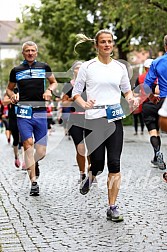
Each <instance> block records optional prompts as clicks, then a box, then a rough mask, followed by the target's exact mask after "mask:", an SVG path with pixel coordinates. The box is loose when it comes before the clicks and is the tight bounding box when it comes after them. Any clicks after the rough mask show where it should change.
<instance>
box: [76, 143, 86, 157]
mask: <svg viewBox="0 0 167 252" xmlns="http://www.w3.org/2000/svg"><path fill="white" fill-rule="evenodd" d="M76 149H77V153H78V154H79V155H81V156H85V145H84V144H78V145H77V147H76Z"/></svg>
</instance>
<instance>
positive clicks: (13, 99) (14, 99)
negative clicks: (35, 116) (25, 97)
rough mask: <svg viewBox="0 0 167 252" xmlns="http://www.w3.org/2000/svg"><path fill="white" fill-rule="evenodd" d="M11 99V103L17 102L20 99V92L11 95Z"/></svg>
mask: <svg viewBox="0 0 167 252" xmlns="http://www.w3.org/2000/svg"><path fill="white" fill-rule="evenodd" d="M10 100H11V103H13V104H15V103H17V102H18V101H19V93H17V94H13V95H12V96H11V97H10Z"/></svg>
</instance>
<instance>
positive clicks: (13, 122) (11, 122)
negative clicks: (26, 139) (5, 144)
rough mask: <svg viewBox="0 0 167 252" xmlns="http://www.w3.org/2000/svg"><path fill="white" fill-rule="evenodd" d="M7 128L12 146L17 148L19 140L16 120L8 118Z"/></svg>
mask: <svg viewBox="0 0 167 252" xmlns="http://www.w3.org/2000/svg"><path fill="white" fill-rule="evenodd" d="M9 128H10V131H11V133H12V137H13V146H17V145H18V144H19V140H20V136H19V130H18V127H17V119H13V118H9Z"/></svg>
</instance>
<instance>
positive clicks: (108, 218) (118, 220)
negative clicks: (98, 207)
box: [107, 216, 124, 222]
mask: <svg viewBox="0 0 167 252" xmlns="http://www.w3.org/2000/svg"><path fill="white" fill-rule="evenodd" d="M107 220H110V221H113V222H121V221H124V219H123V216H119V218H117V219H113V218H112V217H109V216H107Z"/></svg>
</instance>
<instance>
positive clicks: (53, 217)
mask: <svg viewBox="0 0 167 252" xmlns="http://www.w3.org/2000/svg"><path fill="white" fill-rule="evenodd" d="M55 128H56V130H55V132H53V133H52V136H49V145H48V150H47V155H46V157H45V159H43V160H42V161H40V170H41V175H40V178H39V185H40V196H39V197H30V196H29V190H30V183H29V179H28V176H27V174H26V172H24V171H22V170H20V169H16V168H15V166H14V162H13V151H12V147H11V145H10V146H9V145H8V144H7V143H6V139H5V136H4V134H2V133H1V134H0V141H1V148H0V160H1V165H0V174H1V175H0V243H1V244H2V251H3V252H23V251H26V252H52V251H58V252H77V251H80V252H93V251H96V252H111V251H116V252H117V251H121V252H136V251H140V252H144V251H146V252H148V251H149V252H158V251H159V252H162V251H167V225H166V223H167V197H166V195H167V184H166V183H165V182H164V181H163V180H162V173H163V171H161V170H159V169H157V168H152V167H151V165H150V160H151V159H152V156H153V150H152V148H151V145H150V143H149V137H148V133H147V132H146V131H145V134H144V135H143V136H142V135H138V136H133V128H132V127H129V126H128V127H125V128H124V130H125V141H124V147H123V153H122V165H121V166H122V184H121V190H120V194H119V197H118V201H117V203H118V205H119V208H120V211H121V212H122V213H123V215H124V222H121V223H113V222H111V221H107V220H106V209H107V188H106V178H107V168H106V167H105V170H104V172H103V173H102V174H101V175H99V177H98V184H97V185H94V186H93V187H92V188H91V190H90V192H89V193H88V194H87V195H85V196H83V195H81V194H80V193H79V190H78V189H79V185H78V183H77V180H78V177H79V176H78V168H77V165H76V161H75V149H74V145H73V142H72V141H70V140H68V138H65V137H64V138H63V129H62V127H60V126H58V125H56V126H55ZM166 148H167V135H166V134H162V151H163V153H164V159H165V160H166V161H167V152H166Z"/></svg>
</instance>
